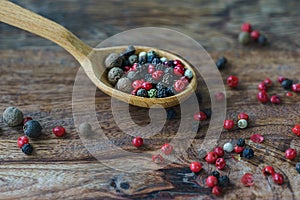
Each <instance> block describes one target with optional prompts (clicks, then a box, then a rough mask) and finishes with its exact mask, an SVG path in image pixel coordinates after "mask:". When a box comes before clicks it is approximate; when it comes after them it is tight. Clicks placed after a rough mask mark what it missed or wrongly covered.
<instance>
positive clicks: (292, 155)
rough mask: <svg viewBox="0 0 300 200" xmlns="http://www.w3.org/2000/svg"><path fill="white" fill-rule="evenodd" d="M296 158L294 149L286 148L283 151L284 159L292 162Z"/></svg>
mask: <svg viewBox="0 0 300 200" xmlns="http://www.w3.org/2000/svg"><path fill="white" fill-rule="evenodd" d="M296 156H297V151H296V150H295V149H292V148H288V149H287V150H286V151H285V157H286V158H287V159H289V160H293V159H294V158H296Z"/></svg>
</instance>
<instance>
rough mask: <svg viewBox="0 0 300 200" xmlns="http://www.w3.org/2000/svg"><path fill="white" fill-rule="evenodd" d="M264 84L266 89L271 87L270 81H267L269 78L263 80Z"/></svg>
mask: <svg viewBox="0 0 300 200" xmlns="http://www.w3.org/2000/svg"><path fill="white" fill-rule="evenodd" d="M264 83H265V85H266V86H267V87H271V86H272V81H271V79H269V78H266V79H265V80H264Z"/></svg>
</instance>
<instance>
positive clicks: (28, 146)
mask: <svg viewBox="0 0 300 200" xmlns="http://www.w3.org/2000/svg"><path fill="white" fill-rule="evenodd" d="M22 152H23V153H25V154H26V155H30V154H32V152H33V147H32V146H31V144H29V143H27V144H24V145H23V146H22Z"/></svg>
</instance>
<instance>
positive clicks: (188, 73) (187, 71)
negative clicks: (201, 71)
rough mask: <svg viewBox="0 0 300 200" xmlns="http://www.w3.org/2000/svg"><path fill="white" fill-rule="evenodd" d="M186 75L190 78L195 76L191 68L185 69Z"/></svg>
mask: <svg viewBox="0 0 300 200" xmlns="http://www.w3.org/2000/svg"><path fill="white" fill-rule="evenodd" d="M184 76H186V77H188V78H189V79H191V78H193V72H192V71H191V70H189V69H186V70H185V71H184Z"/></svg>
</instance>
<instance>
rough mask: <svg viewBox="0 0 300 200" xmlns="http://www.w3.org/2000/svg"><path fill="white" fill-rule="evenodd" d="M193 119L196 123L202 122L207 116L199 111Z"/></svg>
mask: <svg viewBox="0 0 300 200" xmlns="http://www.w3.org/2000/svg"><path fill="white" fill-rule="evenodd" d="M194 119H195V120H197V121H204V120H206V119H207V115H206V114H205V113H204V112H202V111H200V112H197V113H195V114H194Z"/></svg>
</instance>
